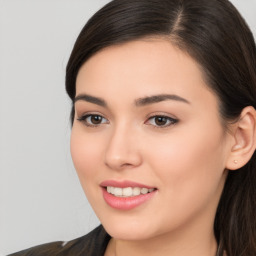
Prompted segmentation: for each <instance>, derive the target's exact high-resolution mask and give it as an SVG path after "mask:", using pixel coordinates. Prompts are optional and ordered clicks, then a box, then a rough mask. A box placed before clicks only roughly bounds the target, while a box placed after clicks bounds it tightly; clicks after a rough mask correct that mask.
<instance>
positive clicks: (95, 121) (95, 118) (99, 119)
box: [90, 115, 102, 124]
mask: <svg viewBox="0 0 256 256" xmlns="http://www.w3.org/2000/svg"><path fill="white" fill-rule="evenodd" d="M90 119H91V123H92V124H100V123H101V122H102V116H98V115H91V117H90Z"/></svg>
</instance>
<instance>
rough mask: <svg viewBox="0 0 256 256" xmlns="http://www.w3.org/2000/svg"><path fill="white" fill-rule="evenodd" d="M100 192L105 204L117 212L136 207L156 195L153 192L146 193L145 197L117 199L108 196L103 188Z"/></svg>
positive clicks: (110, 195)
mask: <svg viewBox="0 0 256 256" xmlns="http://www.w3.org/2000/svg"><path fill="white" fill-rule="evenodd" d="M102 190H103V198H104V200H105V202H106V203H107V204H108V205H109V206H111V207H112V208H115V209H118V210H131V209H133V208H135V207H138V206H140V205H141V204H143V203H145V202H146V201H148V200H149V199H151V198H152V197H153V196H154V195H155V193H156V190H154V191H153V192H150V193H147V194H145V195H138V196H132V197H117V196H114V195H112V194H109V193H108V192H107V190H106V189H105V188H103V189H102Z"/></svg>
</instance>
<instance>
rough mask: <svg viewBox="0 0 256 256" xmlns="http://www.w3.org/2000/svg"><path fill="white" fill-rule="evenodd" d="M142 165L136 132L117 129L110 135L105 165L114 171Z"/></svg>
mask: <svg viewBox="0 0 256 256" xmlns="http://www.w3.org/2000/svg"><path fill="white" fill-rule="evenodd" d="M141 163H142V157H141V152H140V151H139V145H138V141H137V139H136V135H135V132H134V131H132V130H131V129H127V128H126V127H117V128H115V129H114V130H113V132H112V134H111V135H110V138H109V141H108V145H107V147H106V152H105V164H106V165H107V166H108V167H109V168H111V169H113V170H122V169H126V168H134V167H138V166H139V165H140V164H141Z"/></svg>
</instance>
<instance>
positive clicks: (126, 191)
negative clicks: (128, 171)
mask: <svg viewBox="0 0 256 256" xmlns="http://www.w3.org/2000/svg"><path fill="white" fill-rule="evenodd" d="M104 188H105V189H106V191H107V192H108V193H109V194H111V195H114V196H116V197H134V196H139V195H146V194H148V193H151V192H153V191H155V190H156V188H150V189H148V188H140V187H126V188H119V187H112V186H107V187H104Z"/></svg>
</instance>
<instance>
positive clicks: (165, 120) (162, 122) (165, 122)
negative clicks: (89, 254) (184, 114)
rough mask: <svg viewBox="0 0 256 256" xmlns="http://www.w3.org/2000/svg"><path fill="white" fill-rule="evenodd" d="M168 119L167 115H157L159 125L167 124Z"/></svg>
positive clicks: (156, 121)
mask: <svg viewBox="0 0 256 256" xmlns="http://www.w3.org/2000/svg"><path fill="white" fill-rule="evenodd" d="M167 121H168V119H167V118H166V117H163V116H157V117H155V123H156V125H158V126H162V125H166V124H167Z"/></svg>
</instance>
